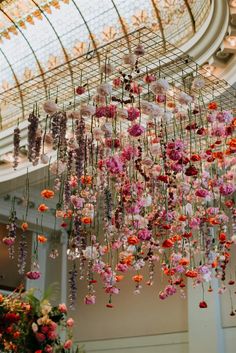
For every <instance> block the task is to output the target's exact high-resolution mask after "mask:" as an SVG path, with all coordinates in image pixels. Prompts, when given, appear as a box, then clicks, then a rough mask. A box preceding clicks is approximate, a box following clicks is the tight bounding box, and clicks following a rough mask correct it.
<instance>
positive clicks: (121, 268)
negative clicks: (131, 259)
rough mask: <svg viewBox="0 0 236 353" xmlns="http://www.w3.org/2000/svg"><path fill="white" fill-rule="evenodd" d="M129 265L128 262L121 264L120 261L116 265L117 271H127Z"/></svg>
mask: <svg viewBox="0 0 236 353" xmlns="http://www.w3.org/2000/svg"><path fill="white" fill-rule="evenodd" d="M128 269H129V267H128V265H126V264H121V263H120V262H119V263H118V264H117V265H116V271H120V272H126V271H128Z"/></svg>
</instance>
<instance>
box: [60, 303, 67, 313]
mask: <svg viewBox="0 0 236 353" xmlns="http://www.w3.org/2000/svg"><path fill="white" fill-rule="evenodd" d="M58 310H59V311H60V313H64V314H65V313H67V306H66V304H64V303H62V304H59V305H58Z"/></svg>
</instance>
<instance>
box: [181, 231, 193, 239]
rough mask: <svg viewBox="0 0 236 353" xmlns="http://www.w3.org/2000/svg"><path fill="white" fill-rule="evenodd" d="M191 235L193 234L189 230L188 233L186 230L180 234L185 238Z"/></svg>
mask: <svg viewBox="0 0 236 353" xmlns="http://www.w3.org/2000/svg"><path fill="white" fill-rule="evenodd" d="M192 235H193V234H192V233H191V232H189V233H187V232H186V233H184V234H183V235H182V237H183V238H186V239H189V238H191V237H192Z"/></svg>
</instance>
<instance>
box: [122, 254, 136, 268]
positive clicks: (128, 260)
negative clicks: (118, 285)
mask: <svg viewBox="0 0 236 353" xmlns="http://www.w3.org/2000/svg"><path fill="white" fill-rule="evenodd" d="M133 260H134V256H133V255H128V256H126V257H125V258H124V259H123V260H122V263H123V264H126V265H128V266H130V265H131V264H132V262H133Z"/></svg>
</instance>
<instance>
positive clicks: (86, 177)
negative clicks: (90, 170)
mask: <svg viewBox="0 0 236 353" xmlns="http://www.w3.org/2000/svg"><path fill="white" fill-rule="evenodd" d="M80 181H81V183H82V184H89V185H91V184H92V177H91V176H90V175H82V176H81V178H80Z"/></svg>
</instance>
